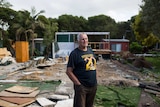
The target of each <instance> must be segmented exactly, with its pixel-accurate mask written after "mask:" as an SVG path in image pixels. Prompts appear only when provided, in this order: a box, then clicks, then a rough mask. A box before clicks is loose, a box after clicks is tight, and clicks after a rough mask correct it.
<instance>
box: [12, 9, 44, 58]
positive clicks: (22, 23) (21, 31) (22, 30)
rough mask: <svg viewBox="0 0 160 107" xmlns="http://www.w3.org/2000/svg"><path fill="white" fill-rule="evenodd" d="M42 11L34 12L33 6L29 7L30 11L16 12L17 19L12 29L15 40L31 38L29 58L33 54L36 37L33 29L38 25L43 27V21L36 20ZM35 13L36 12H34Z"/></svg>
mask: <svg viewBox="0 0 160 107" xmlns="http://www.w3.org/2000/svg"><path fill="white" fill-rule="evenodd" d="M43 12H44V11H40V12H38V13H36V10H35V8H34V7H32V9H31V13H30V12H28V11H26V10H25V11H19V12H18V19H19V20H18V21H17V22H16V23H15V24H14V29H15V30H16V40H17V41H29V40H32V45H31V58H33V54H34V38H35V37H37V34H36V33H35V29H36V27H38V26H41V27H44V26H43V23H41V22H40V21H39V20H37V17H38V15H39V14H41V13H43ZM35 13H36V14H35Z"/></svg>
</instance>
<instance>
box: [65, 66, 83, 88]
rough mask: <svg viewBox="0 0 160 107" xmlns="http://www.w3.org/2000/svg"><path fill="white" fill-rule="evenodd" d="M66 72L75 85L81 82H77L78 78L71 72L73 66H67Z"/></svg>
mask: <svg viewBox="0 0 160 107" xmlns="http://www.w3.org/2000/svg"><path fill="white" fill-rule="evenodd" d="M66 74H67V75H68V77H69V78H70V79H71V80H72V82H73V83H74V84H75V85H81V83H80V82H79V80H78V79H77V77H76V76H75V75H74V74H73V68H71V67H67V71H66Z"/></svg>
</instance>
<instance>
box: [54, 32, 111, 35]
mask: <svg viewBox="0 0 160 107" xmlns="http://www.w3.org/2000/svg"><path fill="white" fill-rule="evenodd" d="M79 33H86V34H87V35H109V34H110V32H56V35H58V34H59V35H66V34H79Z"/></svg>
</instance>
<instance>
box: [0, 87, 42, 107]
mask: <svg viewBox="0 0 160 107" xmlns="http://www.w3.org/2000/svg"><path fill="white" fill-rule="evenodd" d="M39 92H40V90H38V87H24V86H18V85H17V86H12V87H10V88H7V89H5V90H3V91H1V92H0V107H24V106H26V105H29V104H31V103H33V102H35V101H36V96H37V95H38V93H39Z"/></svg>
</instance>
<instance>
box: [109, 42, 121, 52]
mask: <svg viewBox="0 0 160 107" xmlns="http://www.w3.org/2000/svg"><path fill="white" fill-rule="evenodd" d="M121 47H122V45H121V44H112V45H111V50H112V51H114V52H121Z"/></svg>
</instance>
